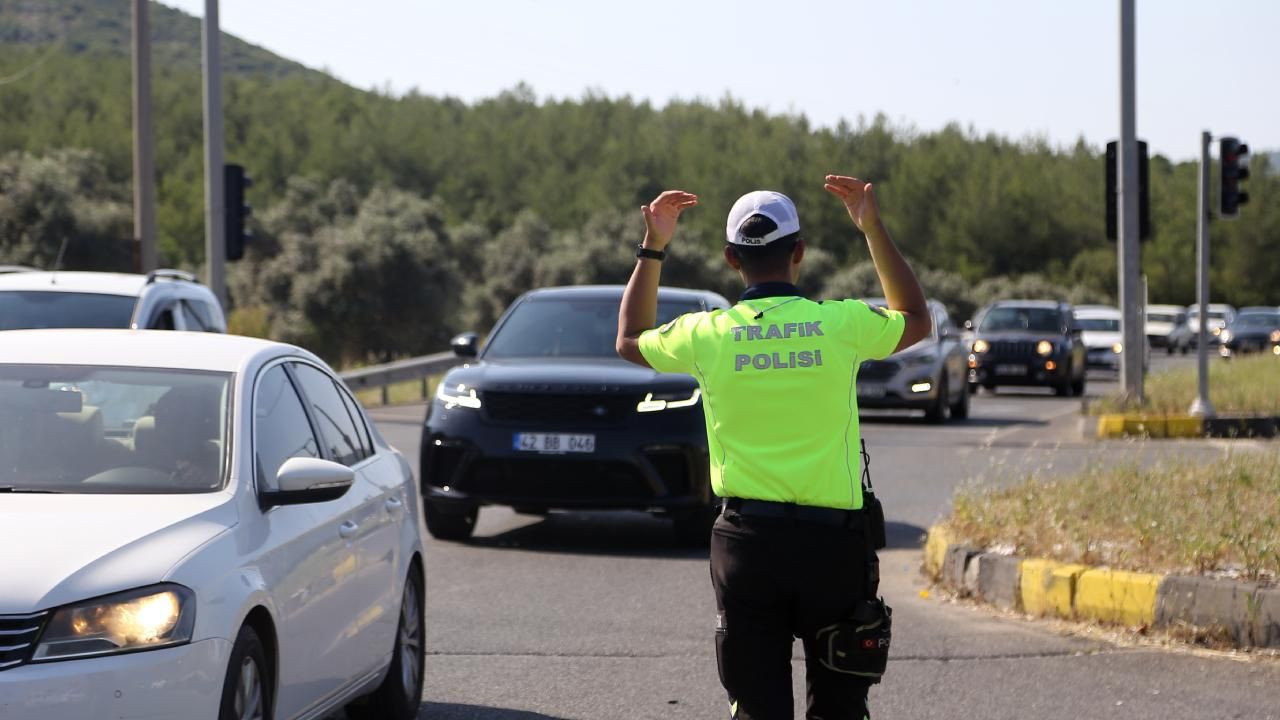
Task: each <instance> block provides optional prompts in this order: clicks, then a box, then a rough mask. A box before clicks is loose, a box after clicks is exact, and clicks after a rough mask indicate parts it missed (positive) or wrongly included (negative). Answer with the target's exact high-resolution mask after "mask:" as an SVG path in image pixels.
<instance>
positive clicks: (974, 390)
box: [965, 382, 978, 395]
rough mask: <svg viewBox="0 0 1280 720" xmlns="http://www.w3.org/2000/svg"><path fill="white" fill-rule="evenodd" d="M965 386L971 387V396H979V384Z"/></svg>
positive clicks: (973, 383) (972, 383)
mask: <svg viewBox="0 0 1280 720" xmlns="http://www.w3.org/2000/svg"><path fill="white" fill-rule="evenodd" d="M965 384H966V385H968V386H969V394H970V395H977V394H978V383H975V382H971V383H965Z"/></svg>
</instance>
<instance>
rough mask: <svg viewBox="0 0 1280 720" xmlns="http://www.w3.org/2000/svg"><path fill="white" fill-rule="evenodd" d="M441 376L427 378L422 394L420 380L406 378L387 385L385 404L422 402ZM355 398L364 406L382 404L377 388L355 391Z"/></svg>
mask: <svg viewBox="0 0 1280 720" xmlns="http://www.w3.org/2000/svg"><path fill="white" fill-rule="evenodd" d="M441 377H442V376H432V377H429V378H427V393H426V395H425V396H424V395H423V394H422V382H421V381H419V380H408V381H406V382H402V383H396V384H394V385H389V386H387V404H388V405H400V404H403V403H416V402H422V401H423V400H424V399H425V398H429V397H431V396H432V395H434V394H435V392H436V385H438V384H439V383H440V378H441ZM356 398H357V399H358V400H359V401H360V403H361V404H362V405H364V406H365V407H378V406H380V405H382V392H381V390H380V389H379V388H370V389H368V390H361V391H359V392H357V393H356Z"/></svg>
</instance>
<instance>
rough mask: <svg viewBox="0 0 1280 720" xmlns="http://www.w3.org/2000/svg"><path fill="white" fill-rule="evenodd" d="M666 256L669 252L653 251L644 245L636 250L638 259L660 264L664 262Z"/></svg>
mask: <svg viewBox="0 0 1280 720" xmlns="http://www.w3.org/2000/svg"><path fill="white" fill-rule="evenodd" d="M666 256H667V251H665V250H653V249H651V248H647V247H645V246H643V245H641V246H640V247H639V248H637V249H636V257H638V258H649V259H650V260H657V261H658V262H662V259H663V258H665V257H666Z"/></svg>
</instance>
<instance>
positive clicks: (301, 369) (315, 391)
mask: <svg viewBox="0 0 1280 720" xmlns="http://www.w3.org/2000/svg"><path fill="white" fill-rule="evenodd" d="M292 367H293V372H294V374H295V375H296V376H297V378H298V384H299V385H301V387H302V393H303V395H305V396H306V399H307V402H309V403H311V416H312V417H314V418H315V420H316V424H317V425H319V426H320V427H319V430H320V438H321V439H322V440H323V441H324V446H325V448H327V449H328V451H329V455H330V456H331V458H332V459H333V460H335V461H337V462H340V463H342V464H343V465H354V464H356V463H358V462H360V461H361V460H363V459H365V458H366V457H368V454H367V453H366V452H365V451H364V445H363V444H362V441H361V439H360V434H359V433H358V432H357V431H356V425H355V422H354V421H352V419H351V413H350V412H348V411H347V406H346V404H345V403H343V402H342V397H341V396H340V395H339V394H338V388H337V387H336V386H334V384H333V380H332V379H331V378H330V377H329V376H328V375H327V374H325V373H323V372H321V371H319V370H317V369H316V368H314V367H312V366H311V365H306V364H303V363H293V365H292Z"/></svg>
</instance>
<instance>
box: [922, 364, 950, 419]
mask: <svg viewBox="0 0 1280 720" xmlns="http://www.w3.org/2000/svg"><path fill="white" fill-rule="evenodd" d="M949 394H950V391H949V390H948V388H947V376H946V374H945V373H944V374H943V375H942V378H941V379H940V380H939V381H938V398H937V400H935V401H934V403H933V405H932V406H930V407H929V409H928V410H925V411H924V419H925V420H927V421H928V422H931V423H941V422H946V421H947V416H948V415H949V414H950V412H951V405H950V403H949V402H947V400H948V398H947V395H949Z"/></svg>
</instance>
